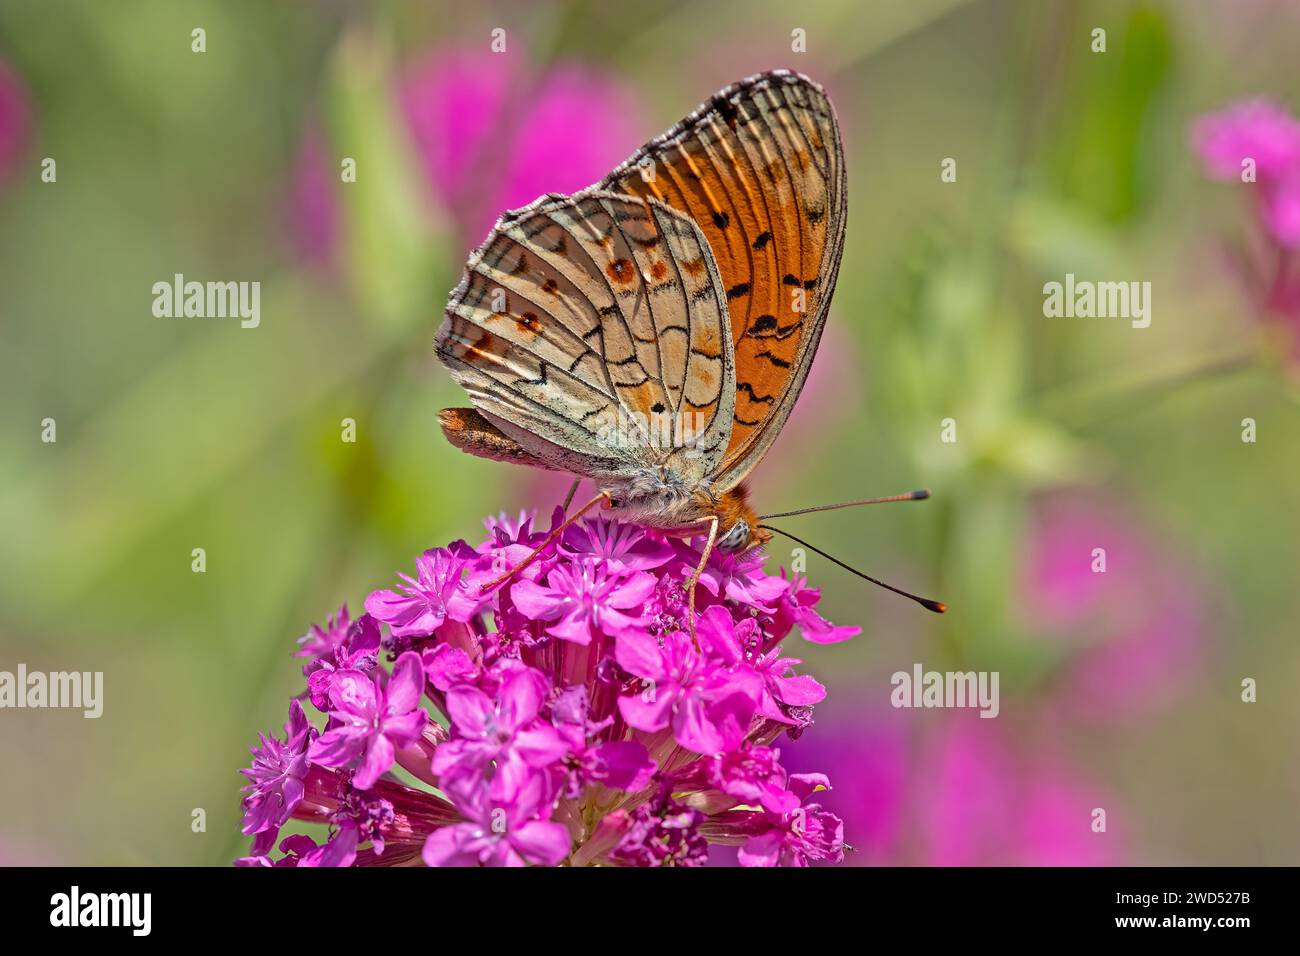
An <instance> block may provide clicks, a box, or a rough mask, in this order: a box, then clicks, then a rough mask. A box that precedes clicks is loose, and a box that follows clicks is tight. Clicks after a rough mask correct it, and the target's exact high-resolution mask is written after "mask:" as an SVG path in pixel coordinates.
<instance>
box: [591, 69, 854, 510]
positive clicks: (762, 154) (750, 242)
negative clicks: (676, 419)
mask: <svg viewBox="0 0 1300 956" xmlns="http://www.w3.org/2000/svg"><path fill="white" fill-rule="evenodd" d="M845 178H846V177H845V166H844V149H843V143H842V140H841V138H840V130H839V123H838V122H837V120H836V118H835V111H834V109H833V108H832V106H831V103H830V100H829V99H828V98H827V96H826V93H825V92H824V91H823V90H822V88H821V87H820V86H818V85H817V84H816V83H814V82H813V81H812V80H810V79H808V78H807V77H805V76H802V75H800V74H797V73H791V72H789V71H785V70H777V71H773V72H770V73H763V74H760V75H758V76H754V77H750V78H749V79H747V80H743V81H741V82H740V83H737V84H735V85H733V86H730V87H727V88H726V89H724V90H722V91H721V92H719V93H717V94H715V95H714V96H713V97H712V98H710V99H709V101H708V102H707V103H705V104H704V105H703V106H701V107H700V108H699V109H697V110H696V111H695V112H694V113H692V114H691V115H690V116H688V117H687V118H686V119H684V120H682V122H680V123H678V124H677V125H676V126H674V127H673V128H672V129H670V130H669V131H668V132H666V133H664V134H663V135H662V136H659V137H656V138H655V139H653V140H651V141H650V142H649V143H647V144H646V145H645V146H643V147H642V148H641V149H640V150H638V151H637V152H636V153H634V154H633V155H632V156H631V158H629V159H628V160H627V161H626V162H625V163H623V164H622V165H621V166H619V167H618V169H616V170H614V172H613V173H611V174H610V175H609V176H608V177H607V178H606V179H605V180H603V181H602V183H601V184H600V185H601V187H602V188H606V189H610V190H613V191H617V192H623V193H629V194H632V195H637V196H652V197H654V198H656V199H659V200H660V201H662V202H664V203H666V204H668V205H669V206H672V207H674V208H676V209H678V210H680V211H682V212H684V213H686V214H687V215H689V216H690V217H691V218H692V219H693V220H694V221H695V222H696V224H697V225H698V226H699V227H700V229H701V231H702V232H703V233H704V236H705V238H706V239H707V240H708V243H709V247H710V249H711V250H712V252H713V256H714V259H715V260H716V261H717V265H718V271H719V273H720V274H721V277H722V281H723V286H724V287H725V288H726V290H727V302H728V311H729V313H730V320H731V331H732V338H733V340H734V342H735V360H736V405H735V410H734V414H733V422H732V432H731V439H730V442H729V444H728V447H727V452H726V455H725V457H724V459H723V462H722V466H721V468H720V469H719V473H718V476H717V481H716V485H715V487H717V488H718V490H722V491H725V490H728V489H729V488H732V487H734V486H735V485H737V484H739V483H740V482H741V481H742V480H743V479H744V477H745V476H746V475H747V474H748V473H749V471H750V470H751V469H752V468H753V467H754V465H756V464H757V463H758V460H759V459H760V458H761V457H762V455H763V453H764V452H765V451H766V450H767V448H768V446H769V445H771V443H772V441H773V440H774V439H775V438H776V435H777V434H778V433H779V432H780V430H781V427H782V425H784V424H785V420H786V418H787V417H789V414H790V411H791V409H792V408H793V407H794V402H795V399H796V398H798V395H799V391H800V389H801V388H802V387H803V382H804V378H805V377H806V375H807V374H808V369H809V367H810V366H811V365H812V357H813V354H814V353H815V352H816V349H817V342H818V340H819V339H820V337H821V330H822V326H823V325H824V323H825V321H826V313H827V310H828V307H829V305H830V300H831V295H832V293H833V292H834V289H835V278H836V275H837V273H838V271H839V263H840V254H841V252H842V250H843V245H844V224H845V217H846V200H845Z"/></svg>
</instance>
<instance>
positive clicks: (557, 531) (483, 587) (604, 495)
mask: <svg viewBox="0 0 1300 956" xmlns="http://www.w3.org/2000/svg"><path fill="white" fill-rule="evenodd" d="M611 500H612V499H611V498H610V496H609V492H608V491H602V492H601V493H600V494H598V495H596V497H594V498H592V499H591V500H590V501H588V502H587V503H586V504H585V505H583V506H582V507H581V508H579V509H578V510H577V511H575V512H574V513H573V514H572V515H570V516H569V517H567V518H565V519H564V521H562V522H560V524H559V525H557V526H556V527H555V528H553V529H552V530H551V533H550V534H548V535H547V536H546V539H545V540H544V541H543V542H542V543H541V544H539V545H538V546H537V547H536V548H534V549H533V552H532V554H530V555H528V557H526V558H524V559H523V560H522V561H520V562H519V563H518V564H516V565H515V566H514V567H513V568H511V569H510V570H509V571H506V572H505V573H504V574H502V575H500V576H498V577H495V578H493V579H492V580H491V581H489V582H487V583H486V584H480V585H479V591H480V592H483V591H492V590H495V589H496V588H498V587H500V586H501V585H502V584H503V583H505V582H506V581H508V580H510V579H511V578H512V577H514V576H515V575H516V574H518V573H519V572H520V571H522V570H523V569H524V568H526V567H528V565H530V564H532V563H533V562H534V561H536V560H537V556H538V555H539V554H541V553H542V552H543V551H545V550H546V547H547V545H549V544H550V543H551V542H552V541H554V540H555V539H556V538H558V537H559V536H560V535H562V534H563V533H564V529H565V528H567V527H569V525H571V524H573V523H574V522H575V521H577V520H578V519H579V518H581V517H582V516H583V515H584V514H586V513H587V512H588V511H590V510H591V509H592V508H594V507H595V506H596V505H598V504H600V503H601V502H602V501H605V502H609V501H611Z"/></svg>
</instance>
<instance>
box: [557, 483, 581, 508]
mask: <svg viewBox="0 0 1300 956" xmlns="http://www.w3.org/2000/svg"><path fill="white" fill-rule="evenodd" d="M580 484H582V479H581V478H574V479H573V484H571V485H569V493H568V494H567V495H565V496H564V504H563V505H561V506H560V510H561V511H563V512H564V513H565V514H566V515H567V514H568V513H569V505H571V504H573V496H574V495H575V494H577V493H578V485H580Z"/></svg>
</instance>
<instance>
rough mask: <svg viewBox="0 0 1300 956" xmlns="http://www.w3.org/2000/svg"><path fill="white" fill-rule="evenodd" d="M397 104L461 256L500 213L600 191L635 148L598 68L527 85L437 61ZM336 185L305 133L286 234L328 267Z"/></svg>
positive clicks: (632, 125)
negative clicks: (594, 188) (548, 198)
mask: <svg viewBox="0 0 1300 956" xmlns="http://www.w3.org/2000/svg"><path fill="white" fill-rule="evenodd" d="M397 97H398V103H399V106H400V109H401V115H402V117H403V118H404V120H405V122H406V126H407V131H408V133H409V134H410V136H411V139H412V143H413V146H414V148H415V152H416V158H417V161H418V163H419V167H420V170H421V172H422V173H423V174H424V177H425V180H426V182H427V183H428V186H429V189H430V191H431V192H432V194H433V195H434V196H435V197H436V198H437V200H438V202H439V203H440V204H441V205H442V206H443V207H445V208H446V209H447V210H448V211H449V212H450V213H451V214H452V216H453V218H454V220H455V221H456V224H457V228H458V230H459V232H460V239H461V241H462V243H463V245H464V246H465V248H466V251H468V249H469V248H471V247H473V246H477V245H478V244H479V242H481V241H482V239H483V238H484V237H485V236H486V235H487V232H488V230H489V229H490V228H491V227H492V224H493V223H494V222H496V220H497V217H499V216H500V215H501V213H503V212H505V211H506V210H507V209H513V208H516V207H518V206H523V205H526V204H528V203H530V202H532V201H533V200H534V199H536V198H537V197H538V196H540V195H542V194H544V193H548V192H560V193H572V192H577V191H578V190H579V189H582V188H583V187H585V186H590V185H591V184H592V183H594V182H596V181H597V180H599V179H601V178H602V177H603V176H604V175H605V174H606V173H608V172H609V171H610V170H611V169H613V168H614V167H615V166H617V165H618V164H619V163H620V162H622V161H623V160H624V159H626V158H627V157H628V156H629V155H630V154H631V153H632V151H633V150H635V149H636V148H637V147H638V146H640V145H641V143H642V141H643V140H644V139H645V137H644V136H643V135H642V134H643V132H644V131H643V130H642V128H641V124H640V123H639V122H637V118H636V117H637V110H636V108H635V99H634V97H633V96H632V94H631V92H630V90H629V89H628V88H627V87H625V86H623V85H622V84H619V83H618V82H616V81H615V80H614V79H613V78H612V77H610V76H608V75H607V74H606V73H604V72H603V71H600V70H598V69H596V68H594V67H590V66H585V65H578V64H572V63H564V64H558V65H555V66H552V67H550V68H548V69H546V70H545V71H544V72H542V73H540V74H538V75H534V74H532V73H530V72H529V71H527V70H526V69H525V68H524V67H523V66H522V65H521V64H520V63H519V61H518V60H516V59H514V58H512V57H510V56H507V55H503V54H495V53H490V52H487V51H486V50H485V51H483V52H478V51H470V50H457V49H444V50H437V51H434V52H432V53H430V54H428V55H427V56H425V57H424V58H423V59H421V60H420V61H418V62H417V63H416V64H414V65H413V66H411V67H410V68H409V69H407V70H406V71H405V72H404V73H403V74H402V76H401V77H400V79H399V81H398V89H397ZM335 182H336V179H335V174H334V170H333V167H332V166H331V165H330V163H329V161H328V157H327V151H326V144H325V140H324V138H323V137H322V135H321V133H320V130H319V128H318V127H317V126H316V125H314V124H311V125H309V126H308V127H307V128H306V132H305V133H304V136H303V140H302V144H301V146H300V147H299V152H298V158H297V162H296V164H295V168H294V173H293V186H292V193H291V197H290V223H291V226H292V230H293V234H294V242H295V245H296V246H297V249H298V252H299V255H300V256H301V257H302V258H304V259H305V260H307V261H309V262H329V261H330V260H331V259H332V258H333V256H334V252H335V246H336V244H337V240H338V219H339V216H338V198H337V196H336V195H335V193H334V189H335Z"/></svg>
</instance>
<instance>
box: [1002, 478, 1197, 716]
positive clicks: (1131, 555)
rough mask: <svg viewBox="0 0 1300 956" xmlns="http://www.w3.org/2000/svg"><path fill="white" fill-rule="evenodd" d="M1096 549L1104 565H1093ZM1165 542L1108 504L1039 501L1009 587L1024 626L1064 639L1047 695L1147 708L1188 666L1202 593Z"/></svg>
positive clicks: (1082, 711)
mask: <svg viewBox="0 0 1300 956" xmlns="http://www.w3.org/2000/svg"><path fill="white" fill-rule="evenodd" d="M1098 548H1100V549H1103V550H1104V552H1105V554H1104V560H1105V571H1104V572H1101V571H1094V570H1093V567H1094V564H1096V563H1097V562H1098V560H1099V558H1097V557H1094V549H1098ZM1169 550H1170V549H1169V548H1167V547H1159V546H1157V544H1156V543H1155V541H1154V539H1153V538H1152V537H1151V536H1150V535H1149V534H1147V533H1144V532H1143V530H1142V523H1141V522H1140V521H1138V520H1136V519H1135V518H1134V517H1133V516H1132V515H1129V514H1126V513H1123V512H1121V511H1120V510H1118V509H1114V508H1111V509H1107V508H1103V507H1102V506H1100V505H1096V504H1093V503H1091V502H1086V501H1082V500H1073V499H1068V498H1061V497H1052V498H1048V499H1046V500H1045V501H1044V502H1043V503H1042V504H1041V506H1040V508H1039V512H1038V517H1037V521H1036V525H1035V527H1034V529H1033V531H1032V532H1031V534H1030V536H1029V540H1028V543H1027V545H1026V549H1025V556H1024V560H1023V562H1022V567H1021V583H1020V584H1019V587H1018V592H1019V593H1020V594H1022V595H1023V596H1024V597H1023V607H1024V609H1025V610H1024V618H1025V619H1024V622H1023V623H1024V626H1025V627H1026V628H1028V629H1030V630H1031V631H1032V632H1034V633H1036V634H1039V635H1042V636H1043V637H1044V638H1050V639H1052V640H1056V641H1061V642H1065V643H1066V644H1067V645H1068V646H1067V647H1066V650H1067V651H1068V652H1069V654H1070V656H1069V658H1068V659H1067V660H1066V661H1065V662H1064V663H1063V664H1062V671H1061V674H1060V677H1059V682H1060V683H1059V686H1058V691H1057V693H1056V694H1055V695H1054V696H1055V699H1056V700H1058V701H1059V702H1060V705H1061V706H1062V707H1063V708H1064V709H1066V710H1068V711H1070V712H1071V713H1073V714H1074V715H1075V716H1084V717H1088V718H1101V717H1115V716H1129V715H1131V714H1132V713H1134V712H1137V711H1145V710H1150V709H1152V708H1154V707H1157V706H1159V705H1162V704H1165V703H1167V702H1168V701H1169V699H1170V698H1171V697H1172V696H1175V695H1176V694H1177V693H1178V692H1179V691H1181V690H1183V689H1184V688H1185V687H1186V685H1187V684H1188V682H1189V681H1190V680H1191V678H1193V677H1194V675H1195V674H1196V672H1197V670H1198V668H1199V666H1200V664H1201V663H1202V661H1203V657H1204V652H1205V644H1206V639H1207V636H1208V626H1207V624H1206V620H1205V619H1206V616H1207V615H1208V614H1210V613H1211V611H1212V608H1213V600H1212V597H1211V595H1212V591H1211V590H1210V589H1209V587H1208V585H1207V584H1206V583H1205V582H1204V581H1202V580H1201V579H1200V577H1199V575H1198V574H1197V573H1196V571H1195V570H1194V569H1192V568H1191V567H1190V566H1188V563H1187V562H1186V561H1184V560H1180V559H1179V558H1178V557H1176V556H1175V555H1172V554H1170V553H1168V552H1169ZM1097 566H1098V567H1100V565H1097Z"/></svg>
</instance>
